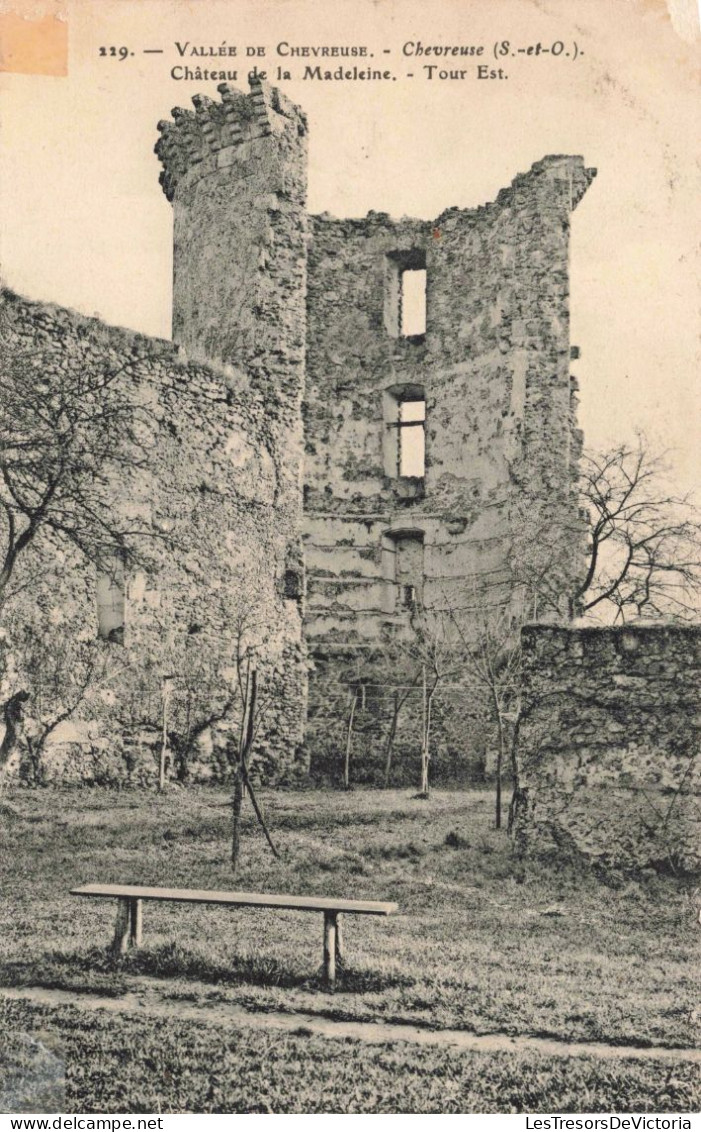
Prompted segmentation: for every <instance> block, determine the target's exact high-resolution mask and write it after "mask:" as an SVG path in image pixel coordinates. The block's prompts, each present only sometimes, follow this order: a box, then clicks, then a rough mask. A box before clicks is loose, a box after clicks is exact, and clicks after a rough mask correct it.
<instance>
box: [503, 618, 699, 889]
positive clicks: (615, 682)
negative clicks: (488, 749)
mask: <svg viewBox="0 0 701 1132" xmlns="http://www.w3.org/2000/svg"><path fill="white" fill-rule="evenodd" d="M522 640H523V656H524V663H523V703H522V721H521V724H520V728H519V741H518V762H519V787H520V791H519V805H518V808H517V818H516V835H517V840H518V842H519V843H520V846H521V849H522V850H524V851H526V852H528V851H530V850H532V849H537V850H543V849H547V848H548V847H550V848H553V849H555V850H556V851H557V852H558V853H561V852H563V851H567V852H569V853H573V854H575V855H581V856H583V857H586V858H588V859H590V860H596V861H600V862H601V863H602V864H612V863H614V864H617V865H629V866H631V865H632V866H645V865H648V866H649V865H654V866H656V867H662V868H667V869H670V870H675V871H679V870H683V869H692V868H694V867H696V866H698V863H699V845H701V838H700V836H699V835H700V833H701V829H700V824H699V823H700V818H701V812H700V807H699V792H700V787H701V783H700V782H699V768H698V752H699V745H700V740H701V716H700V715H699V708H698V687H699V677H700V676H701V626H698V625H680V624H658V623H654V624H653V623H647V624H646V623H633V624H630V625H625V626H620V627H618V626H616V627H613V628H612V627H588V628H578V627H573V626H567V627H563V626H555V625H529V626H526V627H525V628H524V630H523V633H522Z"/></svg>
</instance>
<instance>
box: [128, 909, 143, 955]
mask: <svg viewBox="0 0 701 1132" xmlns="http://www.w3.org/2000/svg"><path fill="white" fill-rule="evenodd" d="M142 926H143V901H141V900H138V899H137V900H130V901H129V946H130V947H141V933H142Z"/></svg>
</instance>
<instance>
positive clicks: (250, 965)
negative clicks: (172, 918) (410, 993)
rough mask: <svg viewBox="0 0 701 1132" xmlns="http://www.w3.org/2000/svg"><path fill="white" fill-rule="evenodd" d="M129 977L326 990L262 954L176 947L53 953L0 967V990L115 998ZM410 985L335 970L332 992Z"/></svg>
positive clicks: (318, 977) (394, 977)
mask: <svg viewBox="0 0 701 1132" xmlns="http://www.w3.org/2000/svg"><path fill="white" fill-rule="evenodd" d="M130 975H147V976H150V977H152V978H156V979H186V980H192V981H196V982H200V983H210V984H213V985H218V986H222V985H223V986H241V985H245V984H249V985H253V986H262V987H279V988H280V989H283V990H284V989H287V990H291V989H295V988H304V989H305V990H326V989H327V988H326V984H325V983H324V979H323V975H322V973H321V972H320V971H318V972H314V973H312V974H310V973H309V972H308V971H307V972H304V971H302V970H301V969H299V968H295V967H294V966H293V965H291V964H288V963H285V962H281V961H280V960H278V959H274V958H266V957H264V956H250V955H232V956H231V958H230V959H229V960H228V961H227V962H226V963H222V962H220V961H217V960H213V959H209V958H207V957H206V956H203V955H201V954H198V953H197V952H194V951H190V950H189V949H188V948H185V947H182V946H181V945H180V944H177V943H165V944H161V945H160V946H157V947H151V948H147V947H144V948H139V949H138V950H135V951H132V952H130V953H129V954H127V955H125V956H116V955H113V954H112V953H111V952H109V951H104V950H102V949H100V948H91V949H90V950H88V951H81V952H73V953H65V952H53V953H51V954H48V955H46V956H45V957H43V958H41V959H38V960H33V961H21V960H20V961H18V962H15V963H6V964H5V965H4V966H3V968H2V969H0V986H15V987H16V986H39V987H44V988H47V989H54V988H55V989H57V990H68V991H72V992H74V993H77V994H101V995H106V996H110V997H115V998H116V997H119V996H120V995H123V994H126V993H127V991H129V990H130V989H131V988H130V984H129V976H130ZM413 984H414V980H413V979H412V978H410V977H409V976H408V975H402V974H400V973H398V972H392V971H387V972H381V971H376V970H368V969H365V970H353V969H351V968H345V967H343V966H341V967H340V968H339V970H338V973H337V981H336V986H335V990H336V992H339V991H346V992H351V993H356V994H366V993H368V992H382V991H385V990H389V989H391V988H393V987H408V986H413Z"/></svg>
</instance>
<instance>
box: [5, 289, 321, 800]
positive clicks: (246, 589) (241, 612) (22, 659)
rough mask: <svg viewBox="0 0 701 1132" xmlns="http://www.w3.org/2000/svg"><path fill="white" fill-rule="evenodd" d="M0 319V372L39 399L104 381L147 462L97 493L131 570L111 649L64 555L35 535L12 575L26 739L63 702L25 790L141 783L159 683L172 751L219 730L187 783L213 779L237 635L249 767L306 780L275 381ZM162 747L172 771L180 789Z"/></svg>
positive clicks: (117, 340) (101, 335)
mask: <svg viewBox="0 0 701 1132" xmlns="http://www.w3.org/2000/svg"><path fill="white" fill-rule="evenodd" d="M2 321H3V345H4V352H5V359H6V364H7V365H12V364H23V365H25V366H28V367H30V370H34V371H36V380H37V381H42V382H43V383H45V385H46V388H47V399H48V398H49V397H50V395H51V392H52V390H54V389H57V388H60V386H61V382H62V380H63V377H64V375H66V374H69V373H70V372H71V371H72V370H76V371H80V372H82V373H86V372H88V373H95V374H96V375H100V374H104V373H107V372H115V373H118V375H119V378H118V380H119V382H120V387H121V389H122V391H123V396H124V401H125V403H129V404H131V405H133V406H134V411H135V412H139V413H140V419H142V422H143V423H142V428H143V445H144V450H145V451H147V453H148V462H147V467H146V468H145V469H140V470H138V472H137V471H135V472H134V473H133V474H132V475H128V474H125V477H124V478H123V479H122V480H121V481H118V480H114V482H113V491H112V494H111V502H112V506H113V508H114V514H115V516H116V518H117V519H118V521H120V522H123V523H124V527H125V529H129V528H131V529H132V530H133V531H134V534H133V536H132V541H133V545H134V548H135V549H138V550H139V552H140V557H141V561H142V563H143V564H142V565H141V564H140V565H139V566H138V567H135V568H133V569H132V570H131V571H130V572H129V573H128V574H127V577H126V619H125V627H124V635H123V643H120V642H119V640H118V639H117V640H115V641H106V640H98V624H97V607H96V601H97V594H96V586H97V578H96V571H95V568H94V566H93V565H92V564H91V563H89V562H86V561H85V559H83V558H81V557H80V555H79V554H78V552H77V551H75V550H74V549H72V548H71V546H70V544H69V543H66V542H59V543H57V542H56V540H50V539H48V538H39V539H38V540H37V541H36V542H35V544H34V547H33V550H32V553H31V555H27V557H26V558H25V559H24V560H23V561H22V563H21V568H20V572H19V574H18V575H17V578H16V581H17V583H18V585H17V586H15V589H17V591H18V592H17V593H16V595H15V596H14V597H13V598H12V599H11V603H10V606H9V608H8V609H6V611H5V615H4V618H3V624H4V625H5V626H6V636H5V639H4V642H3V649H4V658H5V660H6V661H7V663H8V664H9V670H7V671H6V680H7V681H8V682H9V683H10V684H11V685H12V686H11V688H10V689H9V690H10V691H13V690H16V689H17V688H18V687H28V688H29V690H30V692H31V699H30V701H29V703H28V705H27V713H26V714H27V733H28V735H30V736H31V735H35V736H36V735H37V734H39V732H40V731H41V729H42V727H45V726H46V724H47V723H49V722H51V720H52V719H55V718H56V717H57V715H59V714H60V713H61V712H63V711H64V710H65V708H66V707H67V706H68V705H70V704H72V703H73V704H75V705H76V706H75V710H74V711H72V712H70V713H69V715H68V717H67V718H66V720H65V721H64V722H62V724H61V725H60V727H59V728H57V729H56V730H55V732H52V734H51V736H50V739H49V742H48V744H47V750H46V758H45V765H44V766H43V768H42V772H41V776H40V777H42V778H44V779H45V778H47V777H48V778H51V777H52V776H59V777H61V778H63V779H65V778H66V777H71V776H72V777H76V778H79V779H83V780H85V779H87V780H89V781H97V782H102V781H104V782H125V783H126V782H143V781H151V780H152V779H153V778H154V776H155V774H156V765H157V760H158V753H159V748H160V743H161V726H162V707H163V701H162V692H163V677H165V676H168V677H172V680H171V682H170V685H169V687H170V704H169V709H168V710H169V715H168V730H169V733H172V734H171V739H173V737H175V736H176V735H180V736H181V737H182V735H183V734H184V733H185V732H186V731H187V728H188V727H189V728H191V729H196V728H198V727H199V726H200V724H202V722H203V720H205V719H206V718H207V714H208V713H209V714H212V715H215V716H217V715H220V714H221V715H222V718H221V720H217V721H215V722H214V724H213V725H212V726H208V727H203V728H202V730H201V733H200V734H199V736H198V740H197V743H196V745H195V749H194V750H193V751H192V753H191V756H190V761H191V763H192V765H191V767H190V768H189V774H190V775H191V776H194V777H204V778H207V777H211V776H213V775H214V776H218V777H221V776H222V775H225V773H226V759H225V754H224V748H225V746H226V743H227V741H229V740H230V739H231V737H232V735H236V734H237V723H238V708H237V705H236V704H235V703H234V704H232V706H231V707H230V709H229V710H228V711H225V710H223V709H224V708H225V705H226V703H227V701H228V700H229V699H230V697H231V688H232V685H233V681H234V678H235V657H236V649H237V640H238V637H237V634H238V631H239V629H240V630H241V632H242V633H243V641H242V644H243V647H245V646H246V645H247V644H251V645H254V646H256V649H257V655H258V660H257V665H258V676H259V691H260V697H261V706H265V715H264V718H263V720H262V723H261V730H260V735H259V738H258V741H257V743H256V748H255V759H254V764H255V766H256V768H257V771H258V773H259V774H260V775H261V776H262V777H264V778H266V779H268V780H272V781H280V780H283V781H285V780H290V779H294V778H295V777H296V776H298V775H299V774H300V773H303V772H304V771H305V769H306V763H305V759H304V755H303V753H302V739H303V729H304V717H305V711H306V707H305V695H306V665H305V660H304V649H303V644H302V638H301V580H299V584H298V585H295V586H292V585H291V584H290V578H289V575H290V573H291V572H292V573H295V571H296V570H298V569H299V567H298V561H297V557H298V544H299V499H298V495H299V492H298V490H296V489H295V488H296V485H294V486H292V485H291V482H290V475H289V462H290V457H289V451H288V447H287V442H288V437H289V428H288V408H287V403H286V399H285V397H284V396H281V395H279V394H277V392H276V390H275V389H274V388H273V387H272V383H269V384H268V387H267V388H265V389H263V388H261V387H260V385H259V386H257V387H256V388H254V389H251V388H250V387H249V386H248V383H247V382H246V381H245V380H243V379H241V377H240V376H237V374H236V373H235V372H234V371H233V370H232V369H231V368H230V367H228V368H224V367H221V366H220V367H216V366H205V365H202V364H199V363H195V362H192V361H190V362H188V361H184V360H182V359H181V357H180V356H179V352H178V349H177V348H176V347H175V346H173V345H172V344H170V343H168V342H162V341H159V340H154V339H149V338H145V337H142V336H140V335H137V334H132V333H130V332H128V331H123V330H120V329H116V328H112V327H106V326H104V325H103V324H101V323H99V322H98V321H97V320H94V319H86V318H83V317H81V316H79V315H76V314H74V313H73V312H71V311H67V310H63V309H61V308H58V307H53V306H47V305H44V304H37V303H29V302H27V301H25V300H23V299H20V298H18V297H17V296H15V295H13V294H12V293H10V292H4V293H3V295H2ZM83 683H84V684H85V685H86V686H85V689H84V695H82V697H79V696H78V692H79V690H80V688H81V686H82V684H83ZM169 745H170V748H171V749H170V756H169V758H170V761H171V764H172V765H171V773H173V774H174V773H178V774H179V775H180V777H182V778H187V777H188V768H186V767H183V766H178V765H177V758H176V751H175V748H174V743H173V742H172V741H171V742H170V744H169Z"/></svg>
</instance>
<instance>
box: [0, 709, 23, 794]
mask: <svg viewBox="0 0 701 1132" xmlns="http://www.w3.org/2000/svg"><path fill="white" fill-rule="evenodd" d="M28 699H29V692H27V691H21V692H15V693H14V695H12V696H10V698H9V699H8V700H6V701H5V705H4V707H3V709H2V710H3V716H4V720H5V734H4V736H3V739H2V743H0V790H1V789H2V787H3V785H4V780H5V774H6V770H7V764H8V763H9V761H10V759H11V758H12V756H13V754H14V753H15V749H16V747H17V744H18V742H19V738H20V735H21V734H22V724H23V716H22V712H23V705H24V704H26V702H27V700H28Z"/></svg>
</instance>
